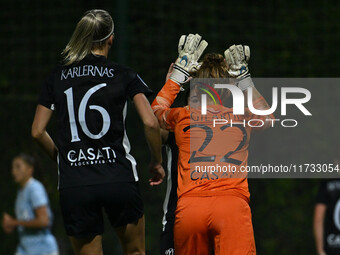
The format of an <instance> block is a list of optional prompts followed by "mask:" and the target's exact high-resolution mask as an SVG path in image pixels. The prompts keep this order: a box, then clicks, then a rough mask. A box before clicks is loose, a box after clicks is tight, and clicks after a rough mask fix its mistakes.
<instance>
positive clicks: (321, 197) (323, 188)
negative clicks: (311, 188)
mask: <svg viewBox="0 0 340 255" xmlns="http://www.w3.org/2000/svg"><path fill="white" fill-rule="evenodd" d="M328 201H329V197H328V193H327V182H326V181H322V182H321V183H320V186H319V191H318V194H317V196H316V203H317V204H327V203H328Z"/></svg>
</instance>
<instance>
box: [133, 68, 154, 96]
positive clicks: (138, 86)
mask: <svg viewBox="0 0 340 255" xmlns="http://www.w3.org/2000/svg"><path fill="white" fill-rule="evenodd" d="M129 77H130V78H131V80H130V82H129V83H128V87H127V93H128V96H129V97H130V98H131V100H132V99H133V97H134V96H135V95H136V94H138V93H143V94H145V96H147V97H148V96H150V95H152V93H153V91H152V90H151V89H150V88H149V87H148V85H146V83H145V82H144V81H143V80H142V78H140V76H139V75H138V74H137V73H135V72H130V73H129Z"/></svg>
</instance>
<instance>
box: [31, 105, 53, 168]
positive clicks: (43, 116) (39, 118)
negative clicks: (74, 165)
mask: <svg viewBox="0 0 340 255" xmlns="http://www.w3.org/2000/svg"><path fill="white" fill-rule="evenodd" d="M52 113H53V111H52V110H50V109H48V108H46V107H44V106H42V105H38V106H37V109H36V112H35V116H34V120H33V124H32V137H33V138H34V139H35V140H36V141H37V142H38V144H39V145H40V146H41V147H42V148H43V149H44V150H45V151H46V152H47V154H48V155H49V156H50V157H51V158H52V159H53V160H54V161H55V162H56V161H57V155H58V149H57V147H56V145H55V143H54V142H53V140H52V138H51V137H50V135H49V134H48V133H47V131H46V127H47V124H48V122H49V121H50V119H51V116H52Z"/></svg>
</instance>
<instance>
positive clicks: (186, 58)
mask: <svg viewBox="0 0 340 255" xmlns="http://www.w3.org/2000/svg"><path fill="white" fill-rule="evenodd" d="M201 39H202V37H201V36H200V35H198V34H195V35H194V34H189V35H182V36H181V38H180V40H179V43H178V58H177V59H176V61H175V64H171V66H170V68H169V72H168V75H167V81H166V83H165V85H164V86H163V88H162V89H161V91H160V92H159V93H158V94H157V97H156V98H155V100H154V101H153V103H152V109H153V111H154V113H155V115H156V117H157V119H158V121H159V123H160V125H161V127H162V128H164V129H167V130H172V129H173V127H174V124H175V122H176V120H177V119H178V118H177V117H178V116H177V115H178V114H179V112H178V111H177V110H176V109H171V108H170V107H171V105H172V104H173V102H174V101H175V99H176V97H177V94H178V93H179V91H180V89H181V87H182V86H183V85H184V84H185V83H187V82H188V81H189V80H190V72H191V71H194V70H195V69H197V68H198V66H199V64H198V60H199V58H200V57H201V55H202V53H203V51H204V50H205V48H206V47H207V46H208V43H207V42H206V41H205V40H202V41H201Z"/></svg>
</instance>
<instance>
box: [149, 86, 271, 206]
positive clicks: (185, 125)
mask: <svg viewBox="0 0 340 255" xmlns="http://www.w3.org/2000/svg"><path fill="white" fill-rule="evenodd" d="M179 91H180V87H179V86H178V85H177V84H176V83H175V82H173V81H171V80H168V81H167V82H166V84H165V85H164V87H163V88H162V90H161V91H160V92H159V93H158V95H157V97H156V99H155V100H154V102H153V103H152V108H153V110H154V112H155V115H156V116H157V118H158V120H159V122H160V124H161V126H162V127H163V128H166V129H168V130H171V131H173V132H174V133H175V138H176V143H177V145H178V148H179V162H178V175H179V176H178V198H180V197H181V196H182V195H192V196H211V195H216V194H232V195H235V196H240V197H241V198H244V199H245V200H246V201H249V191H248V182H247V179H246V174H244V173H241V174H239V175H236V176H228V175H227V174H225V173H224V172H220V173H219V174H217V173H209V174H208V173H205V172H203V171H202V172H198V171H195V170H194V169H195V164H197V165H200V166H203V167H204V166H205V165H209V164H211V162H208V163H207V164H204V163H202V162H199V163H195V162H193V163H190V164H189V161H190V160H191V158H192V157H193V153H192V151H191V150H192V148H193V147H195V146H196V143H197V146H198V145H201V144H203V143H204V139H205V137H206V136H207V135H206V132H205V129H210V130H213V131H212V133H211V134H210V135H212V136H213V137H214V138H213V139H211V141H210V142H209V144H208V145H207V146H206V147H205V149H204V151H203V152H200V151H199V150H198V151H197V153H196V154H195V157H199V156H201V157H202V156H207V155H214V156H215V158H216V162H221V161H220V159H222V158H223V157H224V156H225V154H226V153H227V152H232V154H231V155H229V156H228V157H227V158H226V160H225V162H222V163H221V164H224V165H225V166H228V165H233V166H235V167H236V169H237V170H239V169H240V167H241V166H246V165H247V161H248V144H249V140H250V134H251V131H252V128H251V127H250V126H246V127H239V126H234V127H228V126H225V127H224V128H222V127H221V128H213V127H212V124H213V121H212V120H213V119H214V118H216V116H223V118H225V119H227V120H233V121H234V122H241V121H242V120H248V119H260V120H262V119H263V120H264V119H266V118H269V117H268V116H254V115H252V114H251V113H250V112H249V110H247V111H246V114H245V115H244V116H243V115H242V116H239V115H234V114H233V109H232V108H228V107H224V106H222V105H212V106H208V107H207V115H206V116H205V117H204V120H203V121H202V120H201V118H200V117H198V118H196V117H195V116H200V109H196V110H195V109H192V108H190V107H189V106H187V107H180V108H170V106H171V105H172V103H173V102H174V100H175V98H176V96H177V94H178V93H179ZM195 114H196V115H195ZM206 120H211V121H206ZM252 125H253V126H256V125H259V123H252ZM197 149H198V147H197ZM200 153H201V154H200ZM230 177H232V178H230ZM235 177H236V178H235Z"/></svg>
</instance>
